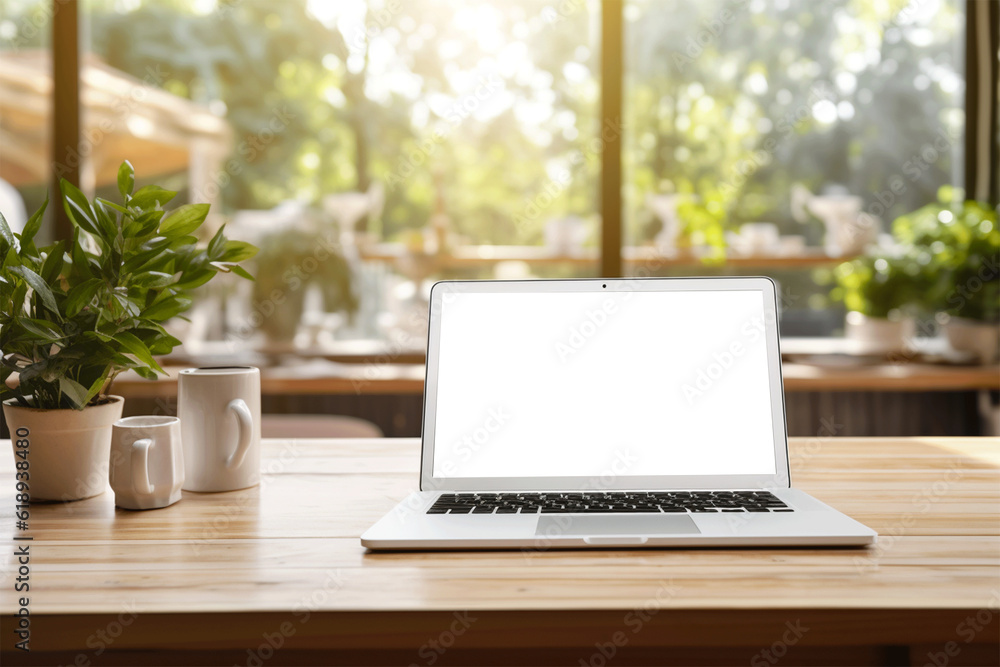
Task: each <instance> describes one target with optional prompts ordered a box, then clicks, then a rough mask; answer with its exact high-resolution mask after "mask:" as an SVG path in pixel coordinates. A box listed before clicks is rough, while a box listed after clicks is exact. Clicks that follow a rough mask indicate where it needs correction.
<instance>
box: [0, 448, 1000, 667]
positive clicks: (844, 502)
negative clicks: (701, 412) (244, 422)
mask: <svg viewBox="0 0 1000 667" xmlns="http://www.w3.org/2000/svg"><path fill="white" fill-rule="evenodd" d="M0 448H2V449H3V451H5V452H10V451H11V449H10V444H9V442H0ZM418 461H419V443H418V441H417V440H415V439H383V440H298V441H280V440H272V441H265V443H264V457H263V462H262V466H263V469H264V471H265V472H264V475H263V481H262V483H261V485H260V486H259V487H256V488H252V489H248V490H243V491H235V492H230V493H218V494H196V493H189V492H185V493H184V498H183V500H182V501H181V502H180V503H178V504H176V505H174V506H172V507H169V508H166V509H161V510H155V511H148V512H130V511H126V510H116V509H115V507H114V503H113V496H112V494H111V493H110V492H108V493H105V494H104V495H102V496H98V497H96V498H92V499H89V500H84V501H80V502H76V503H68V504H45V505H34V506H32V507H31V515H30V518H29V520H28V525H29V527H28V530H25V531H19V530H16V529H15V517H14V509H13V507H14V504H15V498H14V474H13V457H12V456H11V455H10V454H9V453H8V454H3V455H0V500H2V506H0V534H2V535H3V538H4V540H5V543H6V545H8V548H7V549H5V556H4V559H3V581H2V583H0V586H2V589H3V596H2V598H0V613H2V614H3V617H2V626H3V627H2V630H0V641H2V642H3V644H2V646H0V649H2V651H3V655H2V657H3V663H4V664H19V663H23V662H28V661H30V660H34V661H36V662H37V663H38V664H52V663H58V664H79V665H89V664H105V663H115V662H117V664H159V663H160V662H163V663H170V662H175V661H176V662H180V661H184V660H188V661H192V662H190V663H189V664H217V663H218V664H221V663H225V664H239V665H258V666H259V665H263V664H267V665H274V664H312V663H315V664H332V663H335V662H347V663H383V664H417V665H432V664H434V665H441V664H466V663H470V662H491V663H492V664H514V663H519V664H529V663H530V664H540V663H546V664H573V665H580V664H582V665H594V666H598V665H605V664H696V663H711V664H750V665H772V664H776V663H778V661H779V659H780V660H781V664H848V663H857V664H919V665H924V664H927V663H929V662H930V663H931V664H934V663H933V662H932V659H933V656H937V655H939V654H940V656H944V658H939V659H946V664H949V665H956V664H969V663H970V662H971V663H973V664H982V663H985V664H990V663H992V664H996V662H997V660H998V651H997V644H998V640H1000V439H998V438H908V439H874V438H866V439H837V438H823V437H817V438H812V439H793V440H792V442H791V466H792V479H793V481H794V482H795V484H796V486H799V487H801V488H803V489H805V490H807V491H809V492H811V493H813V494H814V495H815V496H816V497H818V498H819V499H820V500H823V501H825V502H827V503H829V504H831V505H832V506H834V507H836V508H837V509H840V510H842V511H844V512H847V513H848V514H850V515H851V516H853V517H855V518H857V519H858V520H860V521H862V522H863V523H865V524H867V525H869V526H871V527H872V528H875V529H876V530H877V531H878V532H879V534H880V536H881V537H880V540H879V543H878V544H877V545H875V546H874V547H870V548H865V549H853V548H852V549H843V548H842V549H813V548H802V549H726V550H724V549H718V550H707V549H697V550H696V549H683V550H595V551H569V552H519V551H514V552H477V553H397V554H391V553H388V554H381V553H379V554H376V553H368V552H366V551H365V549H363V548H362V547H361V545H360V543H359V541H358V536H359V535H360V534H361V533H362V532H363V531H364V530H365V529H366V528H367V527H368V526H369V525H370V524H372V523H373V522H374V521H375V520H377V519H378V518H379V517H380V516H381V515H382V514H383V513H385V512H387V511H389V510H390V509H391V508H392V507H393V506H394V505H395V503H396V502H398V501H399V500H400V499H402V498H403V497H404V496H405V495H406V493H407V492H408V491H410V490H413V489H414V488H415V486H416V479H417V468H418ZM26 536H30V537H31V538H33V539H32V540H31V541H30V542H29V541H26V540H25V541H15V540H14V537H26ZM15 545H17V546H21V545H30V546H29V548H30V574H29V575H28V576H29V578H30V593H29V594H28V597H29V609H30V614H31V644H30V646H31V648H32V652H31V653H30V654H25V653H22V652H19V651H15V650H14V649H13V642H14V641H15V640H14V639H13V637H14V636H15V635H14V634H13V623H14V621H13V620H12V618H13V617H12V616H11V614H12V613H14V612H15V610H16V607H17V599H16V596H15V595H13V594H12V590H13V586H14V584H15V583H16V582H15V578H16V577H17V576H19V575H18V570H17V568H18V567H19V565H18V564H17V562H16V559H15V557H14V556H13V555H12V554H13V552H14V546H15ZM22 574H23V573H22ZM706 647H708V648H706ZM150 649H154V650H156V651H158V652H157V653H156V654H155V655H151V654H149V653H143V652H144V651H148V650H150ZM524 651H530V657H528V658H525V657H524ZM192 652H195V653H198V654H199V655H196V656H194V655H192ZM609 656H610V659H609ZM928 656H931V657H928ZM811 661H812V662H811ZM942 664H944V663H942Z"/></svg>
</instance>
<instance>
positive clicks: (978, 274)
mask: <svg viewBox="0 0 1000 667" xmlns="http://www.w3.org/2000/svg"><path fill="white" fill-rule="evenodd" d="M961 195H962V193H961V192H958V193H957V200H958V201H956V195H955V193H953V191H952V188H941V191H940V192H939V195H938V202H937V203H934V204H928V205H927V206H924V207H922V208H920V209H917V210H916V211H913V212H912V213H908V214H906V215H903V216H900V217H898V218H896V220H895V221H894V222H893V225H892V229H893V233H894V234H895V236H896V238H897V239H899V240H900V241H901V242H902V243H904V244H905V245H906V246H907V248H908V253H909V255H910V256H911V257H913V258H914V260H915V261H917V262H918V263H919V265H920V266H921V270H922V273H923V276H924V279H925V281H926V283H927V289H926V290H925V291H924V292H923V293H922V296H921V302H922V303H923V304H924V305H925V306H926V307H927V308H928V310H931V311H945V312H948V313H950V314H952V315H956V316H958V317H966V318H969V319H973V320H980V321H984V322H996V321H997V320H1000V226H998V224H997V210H996V209H994V208H991V207H990V206H989V205H988V204H985V203H983V202H977V201H973V200H966V201H960V200H961Z"/></svg>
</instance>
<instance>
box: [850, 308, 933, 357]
mask: <svg viewBox="0 0 1000 667" xmlns="http://www.w3.org/2000/svg"><path fill="white" fill-rule="evenodd" d="M916 333H917V327H916V323H915V322H914V320H913V318H912V317H901V318H899V319H888V318H885V317H869V316H867V315H864V314H862V313H859V312H857V311H853V310H852V311H850V312H848V313H847V319H846V323H845V326H844V336H845V337H846V338H847V339H848V340H852V341H856V342H857V346H858V348H859V351H863V352H865V353H869V354H889V353H891V352H902V351H903V350H905V349H906V347H907V344H908V341H911V340H913V338H914V337H915V336H916Z"/></svg>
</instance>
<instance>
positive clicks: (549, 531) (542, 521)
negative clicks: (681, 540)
mask: <svg viewBox="0 0 1000 667" xmlns="http://www.w3.org/2000/svg"><path fill="white" fill-rule="evenodd" d="M700 532H701V531H700V530H698V526H696V525H695V523H694V521H693V520H692V519H691V517H689V516H686V515H684V514H675V515H666V514H633V515H624V516H623V515H621V514H617V515H608V514H591V515H582V514H555V515H549V516H541V517H539V518H538V524H537V525H536V527H535V535H541V536H544V537H559V536H562V535H680V534H684V533H700Z"/></svg>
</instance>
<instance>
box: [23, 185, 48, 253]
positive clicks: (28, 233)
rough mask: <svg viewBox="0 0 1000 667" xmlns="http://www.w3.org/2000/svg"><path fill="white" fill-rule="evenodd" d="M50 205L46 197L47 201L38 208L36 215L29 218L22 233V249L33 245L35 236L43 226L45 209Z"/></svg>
mask: <svg viewBox="0 0 1000 667" xmlns="http://www.w3.org/2000/svg"><path fill="white" fill-rule="evenodd" d="M48 205H49V197H48V195H46V196H45V201H43V202H42V205H41V206H39V207H38V210H37V211H35V213H34V215H32V216H31V217H30V218H28V221H27V222H26V223H24V229H23V230H22V231H21V247H26V246H28V245H30V244H31V242H32V241H33V240H34V238H35V234H37V233H38V230H39V228H41V226H42V216H43V215H45V209H46V208H47V207H48Z"/></svg>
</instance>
